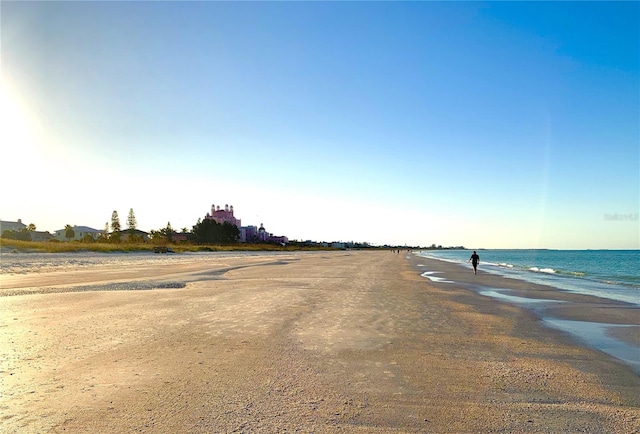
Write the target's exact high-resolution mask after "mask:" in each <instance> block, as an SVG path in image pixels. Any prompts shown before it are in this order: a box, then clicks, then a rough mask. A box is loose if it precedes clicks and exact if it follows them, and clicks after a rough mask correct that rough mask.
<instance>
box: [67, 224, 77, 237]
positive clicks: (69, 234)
mask: <svg viewBox="0 0 640 434" xmlns="http://www.w3.org/2000/svg"><path fill="white" fill-rule="evenodd" d="M75 236H76V231H74V230H73V228H72V227H71V225H65V227H64V237H65V238H66V239H67V240H70V239H72V238H73V237H75Z"/></svg>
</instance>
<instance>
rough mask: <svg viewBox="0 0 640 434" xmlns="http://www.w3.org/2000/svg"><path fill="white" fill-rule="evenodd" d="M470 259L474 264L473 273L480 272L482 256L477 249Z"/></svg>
mask: <svg viewBox="0 0 640 434" xmlns="http://www.w3.org/2000/svg"><path fill="white" fill-rule="evenodd" d="M469 261H471V265H473V274H478V264H479V263H480V256H478V254H477V253H476V251H475V250H474V251H473V255H471V257H470V258H469Z"/></svg>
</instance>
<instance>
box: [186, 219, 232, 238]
mask: <svg viewBox="0 0 640 434" xmlns="http://www.w3.org/2000/svg"><path fill="white" fill-rule="evenodd" d="M239 237H240V230H239V229H238V227H237V226H236V225H233V224H231V223H229V222H224V223H222V224H221V223H218V222H216V221H215V220H212V219H204V220H200V219H198V223H196V225H195V226H194V227H193V238H194V241H195V242H196V244H218V243H219V244H230V243H235V242H237V240H238V238H239Z"/></svg>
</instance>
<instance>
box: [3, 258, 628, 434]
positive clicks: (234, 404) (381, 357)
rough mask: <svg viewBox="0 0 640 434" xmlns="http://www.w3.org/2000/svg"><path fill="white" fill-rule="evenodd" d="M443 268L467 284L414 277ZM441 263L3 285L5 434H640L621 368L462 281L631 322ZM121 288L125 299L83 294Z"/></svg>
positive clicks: (207, 266)
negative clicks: (156, 284)
mask: <svg viewBox="0 0 640 434" xmlns="http://www.w3.org/2000/svg"><path fill="white" fill-rule="evenodd" d="M437 267H443V268H440V272H442V273H445V272H446V273H447V277H449V278H450V279H452V280H454V281H456V282H457V283H437V282H431V281H430V280H428V279H426V278H424V277H421V276H420V274H421V270H423V269H425V268H429V269H431V270H432V271H438V270H436V269H435V268H437ZM447 267H455V266H454V265H451V264H446V263H441V262H439V261H429V260H426V259H422V258H416V257H413V256H407V255H405V254H393V253H390V252H380V251H377V252H324V253H313V254H308V253H307V254H291V255H287V256H277V257H269V256H268V255H265V256H260V257H247V258H223V259H212V260H211V262H207V263H203V262H199V263H197V264H195V263H194V264H181V265H179V266H175V267H153V266H149V267H138V268H133V269H122V268H120V269H112V268H109V267H96V269H93V270H85V271H81V272H61V271H58V272H55V273H38V274H37V275H34V274H32V275H18V276H12V277H7V276H2V288H1V291H0V293H1V294H3V295H4V296H2V297H0V311H1V312H2V317H1V318H0V354H1V359H0V363H1V365H0V387H1V393H2V395H1V396H0V414H1V419H0V431H1V432H7V433H14V432H15V433H25V432H27V433H30V432H33V433H42V432H56V433H57V432H73V433H76V432H87V433H88V432H92V433H95V432H191V433H198V432H202V433H204V432H210V433H228V432H245V433H249V432H265V433H271V432H285V431H286V432H304V433H309V432H316V433H320V432H327V433H333V432H356V433H365V432H366V433H369V432H371V433H373V432H376V433H378V432H379V433H383V432H384V433H386V432H407V433H413V432H433V433H453V432H455V433H465V432H469V433H471V432H474V433H475V432H526V433H536V432H543V433H547V432H548V433H557V432H575V431H579V432H592V433H633V432H640V409H639V408H640V394H639V393H638V391H640V377H638V375H636V374H635V373H634V372H633V371H632V370H631V369H630V368H629V367H628V366H625V365H624V364H622V363H620V362H618V361H617V360H615V359H613V358H612V357H610V356H608V355H607V354H604V353H602V352H600V351H596V350H593V349H589V348H586V347H583V346H579V345H577V344H576V342H575V341H573V340H571V339H570V338H569V337H567V336H566V335H564V334H562V333H560V332H557V331H554V330H551V329H548V328H546V327H543V326H542V324H541V322H540V321H539V319H538V318H537V317H536V315H534V313H532V312H531V311H529V310H525V309H521V308H518V307H515V306H511V305H509V304H505V303H500V302H497V301H496V300H494V299H491V298H489V297H484V296H482V295H479V294H477V292H476V291H474V290H472V289H470V287H469V285H472V284H478V283H482V285H485V286H486V287H489V288H500V287H503V288H508V289H510V290H512V291H520V296H525V295H526V296H528V297H531V296H533V297H535V296H536V295H535V294H537V293H539V294H544V296H542V295H540V298H545V299H546V298H549V297H550V296H555V297H560V298H563V297H572V300H574V301H582V302H584V303H585V304H586V305H588V306H587V307H589V308H590V309H591V312H590V314H593V315H596V316H597V315H602V318H603V322H612V323H615V322H616V321H618V322H621V323H624V322H625V321H629V320H632V321H633V320H635V319H637V316H636V315H637V312H635V313H634V312H632V311H631V310H629V309H624V308H623V306H619V307H620V308H619V309H617V308H614V309H612V308H607V309H601V308H598V306H599V305H602V303H601V301H599V300H597V299H596V300H594V299H593V298H581V296H577V295H575V294H566V293H560V292H558V291H553V290H548V289H545V288H537V289H535V291H531V290H530V289H531V288H529V289H527V288H526V287H524V286H523V285H524V284H523V283H521V282H518V281H508V279H503V278H500V277H498V276H492V275H485V274H483V273H480V274H478V276H473V275H472V274H470V273H468V270H465V269H463V268H461V267H457V268H447ZM445 269H446V270H445ZM471 278H474V279H476V280H475V281H470V280H469V279H471ZM149 281H165V282H166V281H171V282H173V281H184V282H187V283H186V286H184V287H176V288H164V289H147V290H135V288H136V285H138V286H140V287H147V286H145V285H144V284H145V282H149ZM113 282H119V284H121V285H122V287H123V288H128V289H129V290H118V291H105V290H101V291H93V290H87V289H88V288H92V287H95V288H99V287H101V285H102V288H103V289H104V287H105V286H104V285H107V286H106V288H109V286H108V285H109V284H112V283H113ZM136 282H137V283H136ZM501 285H502V286H501ZM131 288H134V289H133V290H131ZM74 289H75V290H76V292H74ZM20 292H22V293H23V295H10V294H18V293H20ZM29 293H31V294H29ZM608 306H611V305H610V304H608ZM603 312H606V313H603ZM569 314H571V313H567V315H569ZM573 315H577V316H579V315H580V314H579V312H574V313H573ZM621 316H622V317H621ZM592 319H593V318H592Z"/></svg>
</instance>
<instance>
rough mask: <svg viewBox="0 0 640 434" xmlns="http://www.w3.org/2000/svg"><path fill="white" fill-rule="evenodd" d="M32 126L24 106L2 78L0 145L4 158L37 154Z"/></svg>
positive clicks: (0, 84)
mask: <svg viewBox="0 0 640 434" xmlns="http://www.w3.org/2000/svg"><path fill="white" fill-rule="evenodd" d="M33 124H34V122H33V121H32V120H31V119H30V116H29V115H28V110H27V108H26V105H25V104H24V103H23V102H22V101H21V99H20V97H19V96H18V95H17V92H15V91H14V90H13V89H12V88H11V86H10V85H9V84H8V83H7V82H6V80H5V79H4V78H3V79H2V81H1V82H0V143H2V148H3V149H4V150H3V155H4V156H5V157H6V156H12V157H17V156H20V155H22V156H24V155H31V157H33V153H35V152H37V146H36V140H35V129H34V125H33ZM5 161H10V160H8V159H7V160H5Z"/></svg>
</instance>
